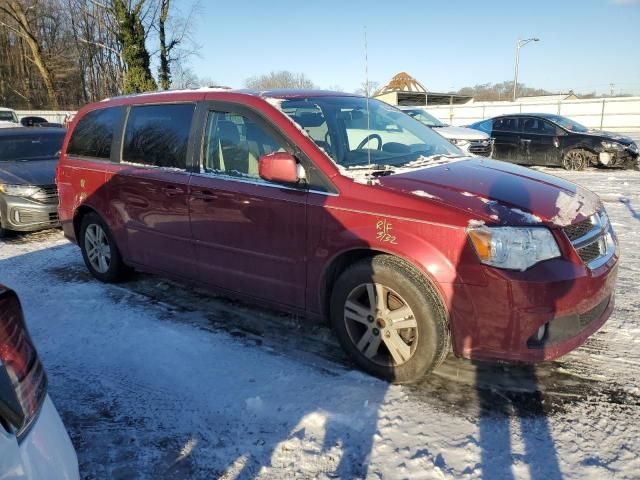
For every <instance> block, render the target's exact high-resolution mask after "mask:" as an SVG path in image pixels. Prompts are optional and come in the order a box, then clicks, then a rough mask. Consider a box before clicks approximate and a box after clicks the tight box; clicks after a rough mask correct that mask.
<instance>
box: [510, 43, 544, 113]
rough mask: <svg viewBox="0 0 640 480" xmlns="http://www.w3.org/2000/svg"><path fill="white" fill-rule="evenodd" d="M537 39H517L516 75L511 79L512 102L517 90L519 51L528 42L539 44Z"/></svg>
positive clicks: (514, 99)
mask: <svg viewBox="0 0 640 480" xmlns="http://www.w3.org/2000/svg"><path fill="white" fill-rule="evenodd" d="M539 41H540V39H539V38H527V39H526V40H520V39H518V43H516V74H515V76H514V78H513V101H514V102H515V101H516V94H517V90H518V67H519V66H520V49H521V48H522V47H524V46H525V45H526V44H527V43H529V42H539Z"/></svg>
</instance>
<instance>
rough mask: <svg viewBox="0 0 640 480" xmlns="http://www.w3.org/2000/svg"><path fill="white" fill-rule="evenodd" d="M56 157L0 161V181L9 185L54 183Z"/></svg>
mask: <svg viewBox="0 0 640 480" xmlns="http://www.w3.org/2000/svg"><path fill="white" fill-rule="evenodd" d="M57 164H58V159H57V158H52V159H46V160H27V161H24V162H0V183H8V184H10V185H54V184H55V183H56V165H57Z"/></svg>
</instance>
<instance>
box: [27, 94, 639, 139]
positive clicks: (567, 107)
mask: <svg viewBox="0 0 640 480" xmlns="http://www.w3.org/2000/svg"><path fill="white" fill-rule="evenodd" d="M426 110H427V111H429V112H430V113H431V114H433V115H435V116H436V117H438V118H439V119H440V120H442V121H443V122H446V123H450V124H451V125H469V124H470V123H474V122H477V121H479V120H484V119H485V118H491V117H495V116H496V115H503V114H506V113H556V114H558V115H564V116H566V117H569V118H573V119H574V120H576V121H577V122H580V123H582V124H583V125H586V126H587V127H590V128H598V129H601V130H611V131H618V132H627V133H632V132H640V97H626V98H604V99H589V100H562V101H560V102H544V101H542V102H540V101H539V102H526V101H522V102H476V103H468V104H465V105H438V106H429V107H427V108H426ZM16 113H17V114H18V117H19V118H22V117H26V116H30V115H35V116H38V117H43V118H46V119H47V120H48V121H50V122H56V123H62V122H63V121H64V119H65V117H66V116H67V115H68V114H74V113H75V112H74V111H70V110H64V111H63V110H60V111H45V110H31V111H27V110H19V111H17V112H16Z"/></svg>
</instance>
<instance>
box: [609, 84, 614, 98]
mask: <svg viewBox="0 0 640 480" xmlns="http://www.w3.org/2000/svg"><path fill="white" fill-rule="evenodd" d="M615 86H616V84H615V83H610V84H609V88H610V89H611V96H612V97H613V89H614V88H615Z"/></svg>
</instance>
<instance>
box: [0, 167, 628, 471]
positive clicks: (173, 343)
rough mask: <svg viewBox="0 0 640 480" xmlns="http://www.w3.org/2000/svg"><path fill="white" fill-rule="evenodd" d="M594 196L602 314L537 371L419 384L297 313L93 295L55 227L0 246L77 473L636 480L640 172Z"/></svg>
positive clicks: (450, 371) (167, 284)
mask: <svg viewBox="0 0 640 480" xmlns="http://www.w3.org/2000/svg"><path fill="white" fill-rule="evenodd" d="M545 171H547V172H549V173H552V174H555V175H559V176H562V177H564V178H567V179H569V180H572V181H575V182H577V183H580V184H582V185H584V186H585V187H587V188H590V189H591V190H593V191H595V192H596V193H598V194H599V195H600V196H601V198H602V199H603V201H604V202H605V206H606V208H607V210H608V212H609V214H610V216H611V218H612V222H613V225H614V228H615V230H616V232H617V234H618V236H619V239H620V243H621V250H622V258H621V262H620V271H619V281H618V289H617V296H616V302H617V303H616V308H615V311H614V314H613V316H612V317H611V319H610V320H609V321H608V322H607V323H606V324H605V325H604V327H603V328H602V329H601V330H600V331H599V332H597V333H596V334H595V335H594V336H593V337H592V338H590V339H589V340H588V341H587V343H586V344H585V345H584V346H582V347H581V348H579V349H578V350H576V351H575V352H573V353H571V354H569V355H567V356H565V357H563V358H561V359H559V360H557V361H554V362H549V363H546V364H542V365H539V366H537V367H524V366H496V365H489V364H480V363H472V362H470V361H467V360H460V359H455V358H453V357H450V358H449V359H448V360H447V361H446V362H445V364H443V365H442V367H441V368H440V369H438V370H437V371H436V372H435V373H434V374H433V375H432V376H431V377H429V378H427V379H425V381H424V382H423V383H422V384H420V385H415V386H390V385H388V384H386V383H384V382H382V381H379V380H376V379H374V378H371V377H369V376H367V375H365V374H362V373H360V372H359V371H357V370H356V369H355V368H354V367H352V366H351V365H350V364H349V363H348V361H347V360H346V358H345V356H344V355H343V353H342V351H341V349H340V348H339V346H338V344H337V342H336V340H335V339H334V337H333V336H332V334H331V332H330V331H329V329H328V328H327V327H326V326H324V325H322V324H317V323H313V322H310V321H309V320H305V319H301V318H297V317H293V316H290V315H286V314H281V313H278V312H270V311H264V310H263V309H259V308H255V307H251V306H249V305H244V304H238V303H237V302H233V301H231V300H227V299H224V298H220V297H216V296H213V295H209V294H208V293H207V292H204V291H199V290H197V289H194V288H193V287H192V286H188V285H184V284H180V283H176V282H173V281H169V280H166V279H163V278H160V277H154V276H150V275H145V274H136V275H135V276H134V277H133V278H132V279H131V280H130V281H128V282H126V283H123V284H119V285H105V284H101V283H99V282H98V281H97V280H95V279H93V278H92V277H90V276H89V274H88V273H87V271H86V269H85V267H84V264H83V262H82V258H81V255H80V251H79V250H78V248H77V247H76V246H74V245H71V244H69V243H68V242H67V241H66V240H65V239H64V238H63V236H62V233H61V232H60V231H58V230H54V231H47V232H41V233H36V234H30V235H24V236H14V237H12V238H9V239H7V240H6V241H5V242H4V243H0V282H2V283H4V284H6V285H8V286H10V287H12V288H13V289H15V290H16V291H17V292H18V294H19V295H20V297H21V299H22V302H23V305H24V308H25V312H26V316H27V321H28V324H29V327H30V331H31V334H32V336H33V337H34V340H35V343H36V345H37V347H38V350H39V353H40V355H41V357H42V359H43V362H44V365H45V367H46V369H47V372H48V375H49V391H50V395H51V397H52V399H53V400H54V402H55V404H56V405H57V407H58V409H59V411H60V414H61V416H62V418H63V420H64V422H65V424H66V426H67V428H68V430H69V432H70V434H71V438H72V440H73V443H74V445H75V448H76V451H77V453H78V459H79V463H80V472H81V477H82V478H86V479H102V478H114V479H131V478H154V479H155V478H167V479H169V478H171V479H175V478H242V479H244V478H255V477H257V478H265V479H273V478H276V479H277V478H344V479H350V478H373V479H375V478H391V479H395V478H398V479H401V478H410V479H420V478H425V479H432V478H435V479H439V478H469V479H475V478H484V479H501V478H506V479H515V478H518V479H520V478H532V479H545V480H553V479H560V478H568V479H570V478H575V479H578V478H580V479H582V478H590V479H598V480H600V479H609V478H612V479H613V478H615V479H624V478H629V479H631V478H639V477H640V424H639V423H638V417H640V285H639V280H640V252H639V251H638V247H640V242H638V238H639V236H640V172H635V171H634V172H631V171H613V170H611V171H605V170H595V169H593V170H589V171H585V172H565V171H562V170H556V169H545Z"/></svg>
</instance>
